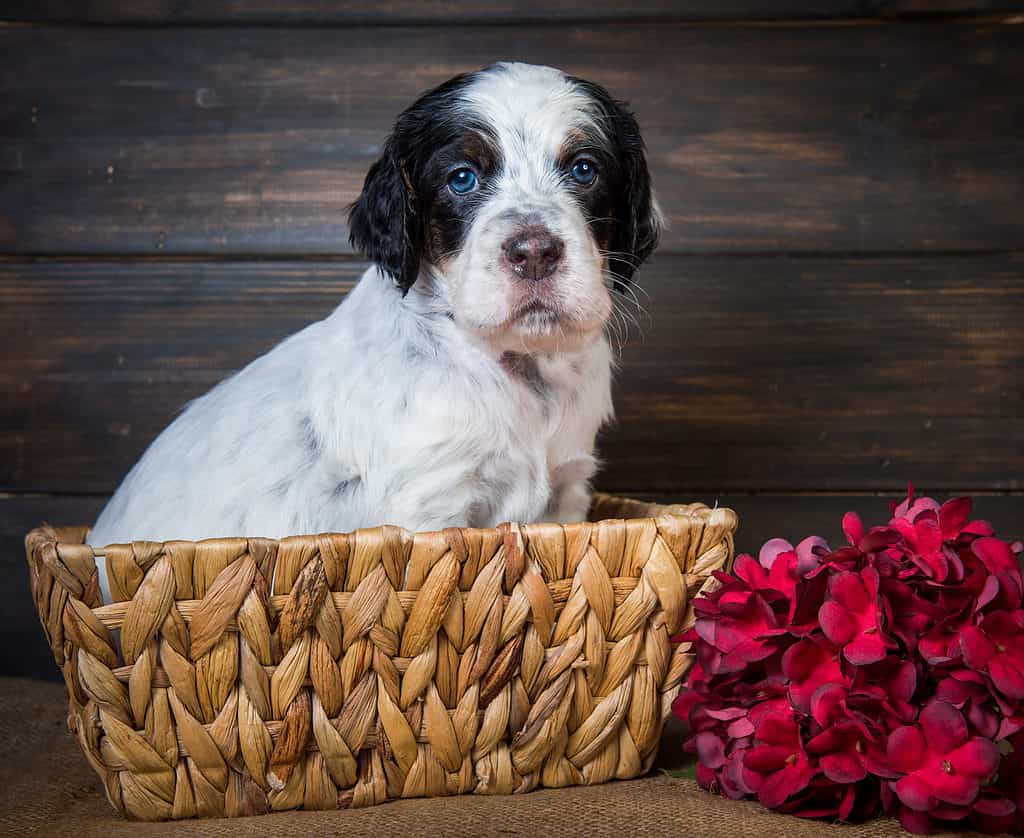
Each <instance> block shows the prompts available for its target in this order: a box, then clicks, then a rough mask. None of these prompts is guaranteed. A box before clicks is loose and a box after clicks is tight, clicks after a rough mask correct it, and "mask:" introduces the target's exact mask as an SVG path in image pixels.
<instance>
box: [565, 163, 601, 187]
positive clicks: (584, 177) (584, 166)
mask: <svg viewBox="0 0 1024 838" xmlns="http://www.w3.org/2000/svg"><path fill="white" fill-rule="evenodd" d="M569 174H570V175H572V179H573V180H574V181H576V182H577V183H582V184H583V185H584V186H590V184H592V183H593V182H594V179H595V178H596V177H597V164H596V163H594V161H593V160H588V159H587V158H586V157H581V158H580V159H579V160H577V161H576V162H575V163H573V164H572V168H571V169H569Z"/></svg>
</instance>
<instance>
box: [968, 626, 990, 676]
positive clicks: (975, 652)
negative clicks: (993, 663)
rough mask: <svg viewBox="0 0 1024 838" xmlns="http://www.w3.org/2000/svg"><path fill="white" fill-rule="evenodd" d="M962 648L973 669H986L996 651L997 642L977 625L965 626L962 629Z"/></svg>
mask: <svg viewBox="0 0 1024 838" xmlns="http://www.w3.org/2000/svg"><path fill="white" fill-rule="evenodd" d="M960 649H961V650H962V651H963V656H964V663H966V664H967V665H968V666H969V667H970V668H971V669H984V668H985V665H986V664H987V663H988V662H989V660H990V659H991V657H992V656H993V655H994V654H995V653H996V647H995V644H994V643H993V642H992V641H991V640H989V639H988V637H987V636H986V635H985V633H984V632H983V631H982V630H981V629H979V628H978V627H977V626H964V628H963V629H962V630H961V631H960Z"/></svg>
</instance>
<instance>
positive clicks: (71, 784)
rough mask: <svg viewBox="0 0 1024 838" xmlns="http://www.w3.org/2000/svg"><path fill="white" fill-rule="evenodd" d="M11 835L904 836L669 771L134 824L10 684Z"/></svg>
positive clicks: (673, 733) (0, 727)
mask: <svg viewBox="0 0 1024 838" xmlns="http://www.w3.org/2000/svg"><path fill="white" fill-rule="evenodd" d="M0 749H2V750H0V834H2V835H12V836H14V835H45V836H75V838H94V836H95V838H117V836H126V838H127V837H128V836H131V838H144V836H151V835H152V836H157V835H159V836H182V838H187V836H203V837H204V838H214V836H223V838H233V836H247V838H248V837H249V836H252V837H253V838H255V836H267V838H291V836H324V838H326V836H334V835H337V836H346V838H355V836H364V835H365V836H370V835H373V836H389V835H397V836H404V837H405V838H408V836H419V835H445V836H510V835H523V836H533V835H538V836H541V835H552V836H570V835H585V836H595V837H596V836H615V837H616V838H625V836H634V835H636V836H652V838H653V836H671V838H719V836H720V837H721V838H748V836H776V835H777V836H786V838H800V836H820V835H830V836H836V838H876V837H877V838H882V836H891V835H901V834H904V833H902V832H901V830H900V829H899V826H898V825H897V824H896V823H894V822H893V821H877V822H874V823H871V824H868V825H861V826H836V825H830V824H822V823H816V822H807V821H802V820H799V819H797V818H791V817H784V816H782V815H774V814H771V813H769V812H766V811H765V810H763V809H761V808H760V807H759V806H757V805H755V804H753V803H736V802H732V801H726V800H722V799H720V798H717V797H713V796H711V795H709V794H705V793H704V792H702V791H701V790H700V789H699V788H697V785H696V784H695V783H694V782H693V781H692V780H681V779H673V778H671V777H667V776H665V775H664V774H663V773H662V772H661V771H660V770H657V769H656V770H655V772H654V773H653V774H652V775H651V776H649V777H646V778H644V779H641V780H634V781H631V782H618V783H610V784H608V785H604V786H595V787H591V788H576V789H557V790H541V791H535V792H531V793H530V794H525V795H518V796H510V797H484V796H465V797H449V798H435V799H431V800H402V801H397V802H394V803H387V804H385V805H383V806H377V807H373V808H369V809H353V810H348V811H339V812H285V813H281V814H274V815H265V816H263V817H259V818H238V819H235V820H226V819H225V820H206V821H177V822H173V823H172V822H169V823H131V822H128V821H124V820H122V819H121V818H120V817H118V815H117V814H116V813H115V812H114V811H113V810H112V809H111V808H110V806H109V804H108V803H107V801H106V799H105V798H104V796H103V790H102V787H101V785H100V783H99V781H98V780H97V779H96V777H95V775H94V774H93V773H92V771H91V769H90V768H89V767H88V765H87V764H86V762H85V759H84V758H83V757H82V756H81V754H80V753H79V751H78V747H77V746H76V745H75V742H74V740H73V739H72V738H71V736H70V735H69V734H68V732H67V728H66V727H65V696H64V687H63V686H62V685H60V684H48V683H41V682H38V681H28V680H22V679H13V678H8V679H0ZM678 749H679V731H678V729H673V730H670V731H669V732H668V733H667V735H666V741H665V747H664V748H663V752H662V757H661V759H660V764H661V767H666V766H671V765H672V764H673V763H676V764H678V761H679V757H678Z"/></svg>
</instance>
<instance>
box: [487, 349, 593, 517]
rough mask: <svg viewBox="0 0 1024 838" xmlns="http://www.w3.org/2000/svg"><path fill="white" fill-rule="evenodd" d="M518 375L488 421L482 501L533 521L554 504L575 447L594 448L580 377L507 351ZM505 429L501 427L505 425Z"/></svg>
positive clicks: (502, 513) (507, 363)
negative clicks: (558, 475)
mask: <svg viewBox="0 0 1024 838" xmlns="http://www.w3.org/2000/svg"><path fill="white" fill-rule="evenodd" d="M501 363H502V366H503V368H505V369H506V371H507V372H508V374H509V376H510V378H511V379H512V382H511V386H510V387H507V388H505V395H504V399H502V400H498V401H497V402H495V403H493V404H492V405H490V406H489V409H491V410H495V415H492V417H491V420H492V421H491V422H489V423H486V427H487V428H488V431H485V439H483V440H482V446H481V454H482V457H481V458H480V462H479V467H478V475H479V478H480V487H479V488H480V491H481V492H482V494H483V495H484V497H483V498H482V501H483V502H484V505H485V506H486V507H489V508H490V509H491V510H492V513H493V517H495V518H496V519H500V520H510V519H511V520H533V519H536V518H537V517H538V516H539V515H541V514H542V513H543V512H544V510H545V508H546V507H547V506H548V505H549V503H550V500H551V495H552V492H553V490H554V486H553V474H554V472H555V471H556V470H557V469H558V467H559V466H560V465H561V464H562V463H563V462H564V460H565V459H566V458H567V457H568V456H570V455H571V453H572V452H573V451H581V450H582V451H586V452H587V453H589V452H590V449H591V447H592V445H593V439H592V434H591V438H589V439H588V438H586V437H587V428H586V427H585V423H584V422H583V421H581V417H579V416H578V413H579V411H578V405H579V401H580V399H581V398H582V394H581V393H580V392H579V381H577V380H576V377H574V376H571V375H570V376H569V377H566V376H565V375H564V374H563V375H559V373H563V372H564V371H563V370H560V369H557V368H556V369H554V370H552V369H550V368H545V367H544V366H543V365H541V364H538V363H537V362H536V361H535V360H534V359H532V358H529V357H526V356H515V357H508V355H506V356H503V358H502V361H501ZM499 429H500V430H499Z"/></svg>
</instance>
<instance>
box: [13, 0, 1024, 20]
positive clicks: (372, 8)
mask: <svg viewBox="0 0 1024 838" xmlns="http://www.w3.org/2000/svg"><path fill="white" fill-rule="evenodd" d="M1019 8H1021V4H1020V3H1014V2H1000V0H941V1H940V2H936V0H872V2H864V0H783V2H778V0H772V2H768V3H766V2H764V0H761V1H760V2H758V0H632V2H628V1H627V0H588V2H586V3H580V2H577V0H385V2H378V3H372V4H371V3H366V2H362V0H289V2H280V0H226V1H225V2H218V3H209V2H200V1H199V0H184V2H182V0H137V2H133V3H124V2H121V0H91V1H90V2H81V0H8V2H7V3H6V4H5V8H4V10H3V13H2V17H3V18H5V19H7V20H17V21H44V22H60V23H105V24H110V23H119V24H124V23H145V24H183V23H187V24H205V25H209V24H217V25H222V24H259V25H264V26H268V25H278V26H279V25H295V24H302V25H309V24H344V25H352V24H400V23H401V24H409V23H419V24H422V23H453V24H464V23H483V22H486V23H524V22H532V21H565V20H569V21H572V20H588V21H594V20H637V19H639V20H650V19H659V20H691V21H707V20H712V21H714V20H725V21H731V20H781V19H793V18H801V19H808V18H809V19H828V18H840V17H849V18H875V17H880V18H893V17H900V16H903V15H923V14H926V15H944V14H964V13H970V12H994V11H1005V10H1013V9H1019Z"/></svg>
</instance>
